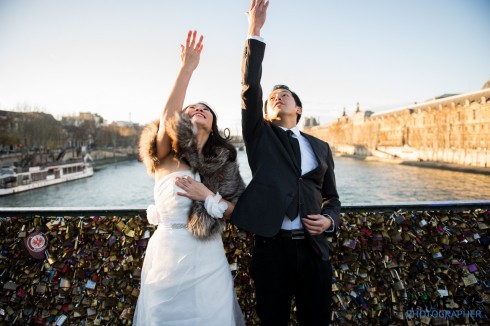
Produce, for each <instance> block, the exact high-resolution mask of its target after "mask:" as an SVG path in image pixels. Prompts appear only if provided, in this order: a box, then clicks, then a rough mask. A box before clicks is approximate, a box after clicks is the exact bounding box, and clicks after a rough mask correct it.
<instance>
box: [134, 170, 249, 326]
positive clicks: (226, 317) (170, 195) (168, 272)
mask: <svg viewBox="0 0 490 326" xmlns="http://www.w3.org/2000/svg"><path fill="white" fill-rule="evenodd" d="M184 175H189V176H193V174H192V172H191V171H190V170H183V171H176V172H173V173H170V174H169V175H167V176H165V177H164V178H162V179H161V180H158V181H157V182H156V183H155V189H154V196H155V205H150V207H149V208H148V221H149V222H150V223H152V224H158V227H157V229H156V231H155V232H154V233H153V235H152V236H151V238H150V240H149V242H148V246H147V248H146V256H145V259H144V262H143V269H142V272H141V289H140V295H139V297H138V303H137V305H136V309H135V315H134V320H133V324H134V325H168V326H177V325H178V326H184V325H185V326H191V325H192V326H197V325H199V326H205V325H209V326H217V325H219V326H226V325H245V322H244V320H243V315H242V312H241V310H240V307H239V305H238V302H237V300H236V295H235V290H234V287H233V279H232V276H231V271H230V267H229V264H228V261H227V259H226V256H225V253H224V249H223V242H222V240H221V238H220V237H217V238H216V239H214V240H208V241H202V240H198V239H197V238H195V237H193V236H192V235H191V234H190V233H189V231H188V230H187V229H186V228H185V223H186V222H187V217H188V213H189V209H190V205H191V200H190V199H188V198H186V197H183V196H179V195H177V194H176V192H177V191H180V192H183V190H182V189H180V188H179V187H177V186H176V185H175V183H174V181H175V178H176V177H182V176H184ZM196 176H197V177H196V179H197V180H198V181H199V175H198V174H196Z"/></svg>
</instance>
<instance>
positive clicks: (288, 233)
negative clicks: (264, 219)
mask: <svg viewBox="0 0 490 326" xmlns="http://www.w3.org/2000/svg"><path fill="white" fill-rule="evenodd" d="M277 236H278V237H281V238H285V239H291V240H303V239H304V238H305V230H303V229H301V230H282V229H281V230H280V231H279V233H278V234H277Z"/></svg>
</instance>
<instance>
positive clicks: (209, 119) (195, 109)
mask: <svg viewBox="0 0 490 326" xmlns="http://www.w3.org/2000/svg"><path fill="white" fill-rule="evenodd" d="M185 112H186V113H187V115H188V116H189V117H190V118H191V121H192V122H193V123H194V124H196V125H197V126H200V127H202V128H204V129H206V130H207V131H209V132H211V129H212V126H213V114H212V113H211V110H210V109H209V108H208V107H207V106H206V105H204V104H201V103H197V104H191V105H189V106H188V107H187V108H186V109H185Z"/></svg>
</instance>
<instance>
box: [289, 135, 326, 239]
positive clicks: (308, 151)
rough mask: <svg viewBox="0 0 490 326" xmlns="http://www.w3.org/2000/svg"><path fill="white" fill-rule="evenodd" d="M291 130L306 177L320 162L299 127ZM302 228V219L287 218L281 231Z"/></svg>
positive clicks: (302, 172) (302, 173) (302, 170)
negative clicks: (296, 142)
mask: <svg viewBox="0 0 490 326" xmlns="http://www.w3.org/2000/svg"><path fill="white" fill-rule="evenodd" d="M280 128H281V129H283V130H284V131H286V130H288V129H287V128H283V127H280ZM290 130H291V131H292V132H293V134H294V135H293V137H296V138H297V139H298V142H299V149H300V151H301V175H304V174H305V173H308V172H310V171H311V170H314V169H316V168H317V166H318V162H317V160H316V156H315V153H313V149H312V148H311V145H310V142H309V141H308V140H306V138H305V137H303V136H302V135H301V133H300V132H299V128H298V126H295V127H294V128H292V129H290ZM302 228H303V225H302V224H301V219H300V218H299V215H298V216H297V217H296V218H295V219H294V220H292V221H291V220H290V219H289V217H287V216H286V217H285V218H284V221H283V222H282V226H281V229H283V230H298V229H302Z"/></svg>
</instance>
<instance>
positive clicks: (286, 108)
mask: <svg viewBox="0 0 490 326" xmlns="http://www.w3.org/2000/svg"><path fill="white" fill-rule="evenodd" d="M301 111H302V110H301V107H299V106H297V105H296V102H295V101H294V98H293V94H291V92H290V91H289V90H287V89H280V88H279V89H276V90H274V91H272V92H271V93H270V94H269V97H268V99H267V113H266V119H268V120H271V121H272V120H283V119H284V117H286V116H294V118H295V119H296V116H297V115H298V114H301Z"/></svg>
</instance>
